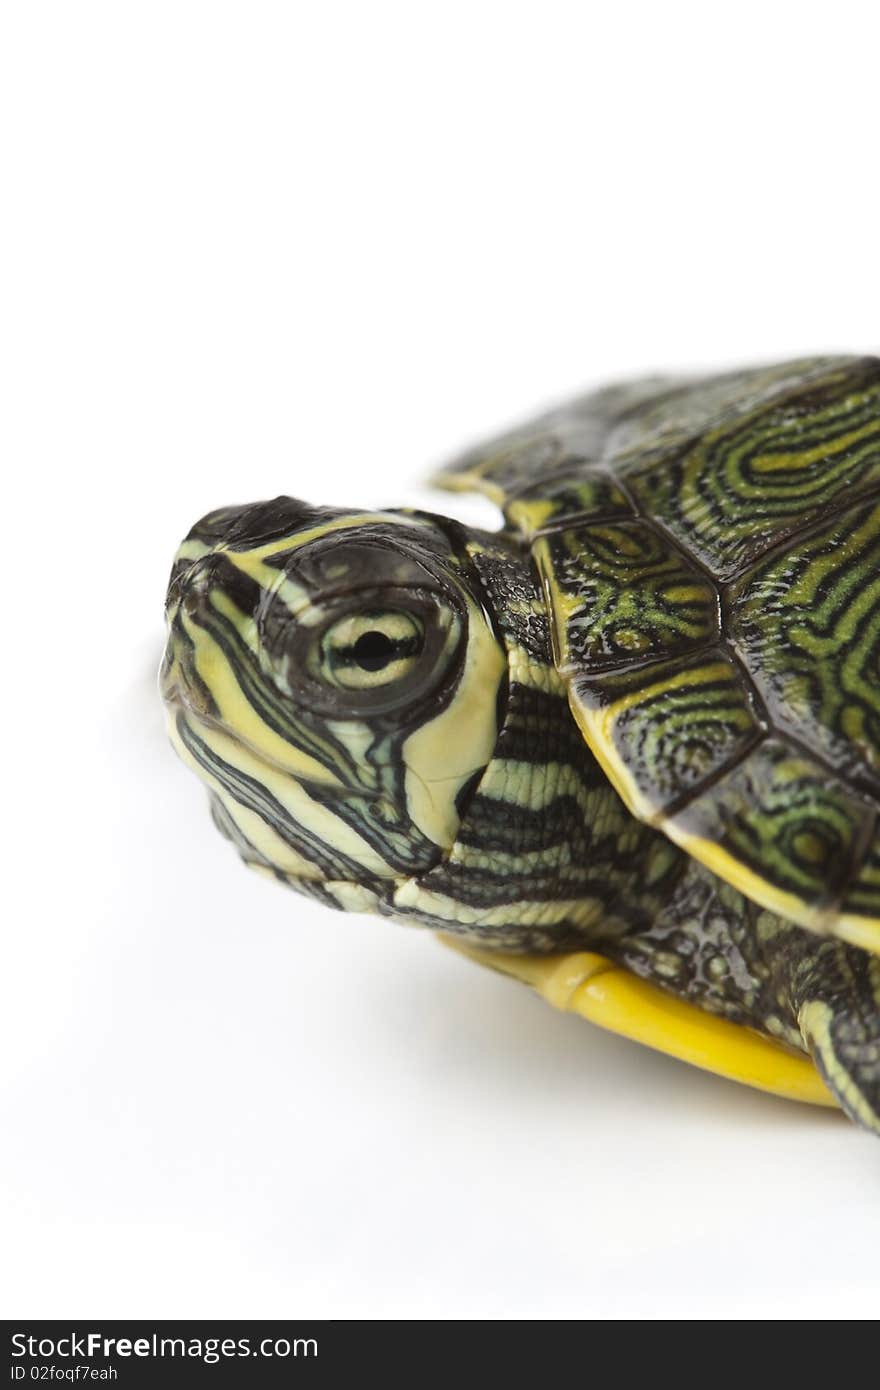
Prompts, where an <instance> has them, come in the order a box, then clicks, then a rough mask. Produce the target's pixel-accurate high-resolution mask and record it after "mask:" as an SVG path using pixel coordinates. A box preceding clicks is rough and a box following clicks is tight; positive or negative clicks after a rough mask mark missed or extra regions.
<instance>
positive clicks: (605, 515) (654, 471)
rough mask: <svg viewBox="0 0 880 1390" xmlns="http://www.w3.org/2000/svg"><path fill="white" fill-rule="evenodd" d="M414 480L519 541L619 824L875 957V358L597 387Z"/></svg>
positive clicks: (878, 706) (878, 735) (879, 468)
mask: <svg viewBox="0 0 880 1390" xmlns="http://www.w3.org/2000/svg"><path fill="white" fill-rule="evenodd" d="M436 481H439V482H440V483H441V484H442V485H443V486H445V487H447V488H452V489H463V488H476V489H477V490H479V491H481V492H483V493H484V494H486V495H488V496H489V497H491V498H493V499H494V500H496V501H497V502H498V503H499V504H500V505H501V506H502V507H503V510H504V514H505V517H506V520H507V523H508V525H509V526H510V527H511V528H515V529H517V530H518V531H519V532H520V533H521V534H522V535H523V537H524V538H525V539H526V540H527V541H528V542H529V544H530V545H531V546H532V552H533V555H534V559H535V562H536V564H537V567H538V570H539V572H540V575H541V579H542V583H543V586H544V592H545V595H546V600H547V604H548V607H549V609H550V612H551V615H552V629H553V638H554V653H555V658H556V661H557V664H558V667H559V671H560V673H561V675H562V677H563V679H564V680H565V682H566V685H567V688H568V693H569V699H570V702H571V707H572V711H573V713H574V716H575V718H576V719H577V722H578V724H579V725H580V727H581V729H582V731H583V734H584V737H585V739H586V740H587V743H588V744H589V746H590V748H591V749H592V751H593V753H594V755H595V757H596V758H597V760H598V762H599V763H600V765H601V766H602V768H603V769H604V771H605V773H606V775H607V776H608V777H609V779H610V780H611V782H612V784H613V785H614V786H615V788H616V789H617V791H618V792H619V794H620V796H621V797H622V798H623V800H624V802H625V804H626V805H627V807H628V808H629V810H630V811H631V812H632V814H633V815H635V816H637V817H639V819H641V820H644V821H647V822H649V823H650V824H652V825H654V826H656V827H658V828H659V829H662V830H663V831H664V832H665V833H666V834H667V835H668V836H669V837H670V839H672V840H673V841H675V842H676V844H679V845H681V846H682V847H683V848H685V849H686V850H687V851H688V852H689V853H690V854H691V855H693V856H694V858H695V859H698V860H699V861H700V862H701V863H703V864H705V865H706V866H707V867H708V868H709V869H711V870H712V871H713V872H714V873H715V874H717V875H719V876H720V877H721V878H723V879H725V880H727V881H728V882H729V883H731V884H733V885H734V886H735V887H736V888H738V889H740V890H741V891H742V892H744V893H745V894H746V895H747V896H748V897H750V898H751V899H752V900H753V901H754V902H756V903H758V904H759V905H761V906H764V907H766V908H769V909H770V910H772V911H774V912H777V913H779V914H781V915H782V916H784V917H786V918H788V919H789V920H791V921H794V922H797V923H799V924H800V925H802V926H804V927H807V928H810V929H812V930H814V931H818V932H825V933H833V934H835V935H837V936H840V937H843V938H845V939H847V940H849V941H851V942H853V943H854V944H856V945H858V946H861V947H864V948H867V949H870V950H875V951H880V820H878V811H880V359H877V358H873V357H867V358H865V357H863V358H846V357H838V358H814V359H810V360H806V361H798V362H792V363H786V364H783V365H781V366H774V367H767V368H760V369H757V370H753V371H742V372H736V373H730V374H726V375H724V376H717V377H713V378H708V379H682V380H669V379H663V378H653V379H650V380H645V381H639V382H635V383H632V384H629V385H624V386H620V387H612V388H610V389H607V390H603V391H599V392H597V393H595V394H592V395H589V396H585V397H583V398H581V399H578V400H576V401H574V402H573V403H571V404H569V405H567V406H564V407H562V408H560V409H557V410H555V411H553V412H551V413H550V414H547V415H545V416H543V417H542V418H540V419H538V420H537V421H534V422H532V423H531V424H529V425H527V426H525V427H523V428H521V429H519V430H516V431H514V432H513V433H511V434H508V435H505V436H504V437H503V438H501V439H497V440H495V441H493V442H491V443H489V444H488V445H485V446H483V447H481V448H479V449H476V450H474V451H471V452H470V453H469V454H467V455H466V456H465V457H464V458H463V459H461V460H460V461H458V462H457V463H455V464H453V465H452V466H451V467H450V468H448V469H447V470H445V471H444V473H443V474H441V475H440V477H439V478H438V479H437V480H436Z"/></svg>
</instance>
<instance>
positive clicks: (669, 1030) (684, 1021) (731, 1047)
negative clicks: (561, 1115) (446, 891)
mask: <svg viewBox="0 0 880 1390" xmlns="http://www.w3.org/2000/svg"><path fill="white" fill-rule="evenodd" d="M441 940H442V941H443V942H444V943H445V944H446V945H447V946H451V947H452V948H453V950H456V951H459V952H461V954H462V955H465V956H468V957H469V958H470V959H471V960H475V961H477V962H478V963H479V964H480V965H488V966H489V967H490V968H491V969H492V970H500V971H501V972H502V973H503V974H505V975H513V976H514V977H515V978H516V979H517V980H522V981H523V983H524V984H527V985H531V986H532V988H533V989H536V990H537V991H538V993H539V994H540V995H542V997H543V998H544V999H546V1000H547V1001H548V1003H550V1004H553V1005H554V1007H555V1008H557V1009H566V1010H568V1011H569V1012H570V1013H575V1014H580V1016H581V1018H586V1019H589V1021H590V1023H595V1024H597V1025H598V1026H599V1027H600V1028H607V1029H608V1031H609V1032H611V1033H620V1034H621V1036H622V1037H624V1038H631V1039H632V1040H633V1042H639V1043H644V1044H645V1046H646V1047H653V1048H655V1049H656V1050H657V1051H658V1052H665V1053H667V1054H668V1055H669V1056H670V1057H677V1058H678V1059H679V1061H682V1062H690V1064H691V1066H694V1067H702V1068H703V1070H704V1071H712V1072H715V1073H716V1074H717V1075H718V1076H726V1077H727V1078H728V1079H729V1080H731V1081H740V1082H742V1083H743V1085H745V1086H754V1087H756V1088H757V1089H758V1090H759V1091H770V1092H772V1094H773V1095H777V1096H784V1097H785V1098H786V1099H787V1100H800V1101H806V1102H807V1104H809V1105H827V1106H836V1105H837V1101H836V1100H835V1099H834V1097H833V1096H832V1095H831V1092H830V1091H829V1090H828V1088H827V1086H826V1085H825V1083H824V1082H823V1080H822V1078H821V1077H820V1075H819V1073H818V1072H817V1070H816V1068H815V1067H814V1066H813V1064H812V1062H811V1061H810V1060H809V1058H808V1057H798V1056H797V1055H796V1054H795V1053H793V1052H790V1051H789V1050H788V1048H786V1047H783V1046H781V1045H780V1044H778V1043H775V1042H773V1041H772V1040H771V1039H769V1038H762V1037H761V1036H760V1034H758V1033H754V1032H752V1031H751V1029H749V1028H743V1027H741V1026H739V1025H738V1024H734V1023H728V1022H727V1021H726V1020H725V1019H722V1018H715V1017H714V1015H712V1014H708V1013H704V1012H703V1010H702V1009H698V1008H697V1007H696V1006H695V1005H693V1004H686V1003H684V1001H683V1000H681V999H674V998H673V997H672V996H671V995H669V994H666V993H665V992H664V991H663V990H661V989H657V987H656V986H655V985H650V984H648V983H647V982H646V981H645V980H640V979H639V978H638V977H637V976H635V975H632V974H631V973H630V972H629V971H628V970H623V969H622V968H621V967H620V966H617V965H615V964H614V962H613V961H610V960H608V959H607V958H606V957H605V956H597V955H594V954H593V953H592V952H590V951H578V952H575V953H573V954H572V955H567V956H508V955H503V954H502V953H501V952H500V951H485V950H480V949H479V948H477V947H474V946H465V945H463V944H462V943H461V942H460V941H459V940H457V939H456V938H454V937H449V936H443V937H442V938H441Z"/></svg>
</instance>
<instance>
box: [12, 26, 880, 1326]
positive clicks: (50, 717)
mask: <svg viewBox="0 0 880 1390" xmlns="http://www.w3.org/2000/svg"><path fill="white" fill-rule="evenodd" d="M878 39H880V17H878V13H877V8H876V5H874V4H872V3H865V4H861V5H859V4H846V3H840V2H839V0H838V3H836V4H834V5H833V6H829V5H828V4H826V3H823V4H821V5H819V4H809V3H803V2H802V3H798V4H773V3H767V2H766V0H765V2H764V3H761V4H748V3H740V4H738V5H736V6H734V7H723V6H715V5H706V4H681V3H679V4H676V3H666V4H663V5H657V4H650V5H648V4H636V3H629V4H618V5H601V6H600V5H591V4H589V3H579V4H570V5H566V4H558V3H552V2H551V0H542V2H541V3H535V4H517V3H504V4H500V3H497V4H496V3H481V2H480V0H469V2H468V3H467V4H456V3H450V0H444V3H442V4H411V3H410V4H405V3H401V4H388V3H379V0H373V2H372V3H370V4H356V3H350V4H345V3H336V4H332V3H324V4H321V5H318V4H315V5H306V4H301V5H298V4H296V3H283V4H277V5H273V4H266V3H255V2H254V0H248V3H239V4H224V3H219V0H211V3H205V4H198V3H186V0H173V3H159V2H158V0H150V3H143V4H136V3H131V4H119V3H116V0H113V3H107V4H96V3H88V2H87V0H81V3H77V4H75V5H71V4H66V3H61V4H49V3H40V0H24V2H23V3H15V0H10V3H8V4H6V5H5V6H4V7H3V17H2V21H0V132H2V144H3V150H2V170H0V177H2V199H3V209H2V218H0V238H2V242H3V247H2V256H0V266H2V271H0V273H2V278H3V295H2V306H0V333H2V340H3V341H2V352H3V362H2V373H0V394H2V424H0V430H2V434H3V446H2V456H3V470H4V471H3V488H2V493H3V502H4V524H3V530H2V534H3V542H2V544H3V577H4V583H3V590H4V594H3V619H4V640H3V659H4V670H5V675H4V681H3V697H2V698H3V703H4V712H3V725H2V737H3V763H2V793H3V796H2V806H3V811H4V814H5V818H6V829H5V853H4V868H3V875H2V878H3V885H4V894H5V895H6V897H7V903H8V907H7V910H6V911H5V912H4V936H5V943H4V949H3V973H4V999H5V1004H4V1009H3V1013H4V1019H3V1024H4V1031H5V1037H4V1039H3V1043H2V1049H0V1063H2V1071H3V1078H4V1097H3V1102H2V1105H3V1121H4V1126H5V1137H4V1140H3V1145H2V1186H3V1202H4V1212H3V1221H4V1230H3V1232H2V1251H3V1255H2V1261H3V1267H4V1276H3V1277H4V1284H5V1287H4V1289H3V1293H2V1311H3V1313H5V1314H6V1315H7V1316H13V1315H23V1314H28V1315H42V1316H51V1315H56V1316H67V1315H70V1316H74V1315H76V1316H83V1315H85V1314H88V1315H90V1316H93V1317H94V1316H96V1315H98V1316H102V1317H110V1316H131V1315H139V1316H144V1317H147V1316H159V1315H166V1316H168V1315H171V1316H173V1315H177V1316H185V1315H194V1316H198V1315H212V1316H215V1317H223V1316H236V1315H238V1316H244V1317H247V1316H260V1315H262V1316H273V1315H292V1316H306V1315H325V1316H335V1317H346V1316H361V1317H367V1318H385V1317H393V1316H404V1317H411V1316H419V1315H426V1316H429V1317H436V1318H449V1317H475V1316H489V1317H498V1318H506V1317H522V1316H536V1317H549V1316H563V1317H568V1318H571V1317H584V1318H628V1317H633V1316H648V1317H710V1316H711V1317H727V1318H739V1317H743V1316H771V1317H772V1316H787V1317H813V1316H822V1317H841V1316H846V1315H852V1316H859V1315H863V1316H868V1315H872V1316H873V1315H876V1311H877V1295H878V1284H880V1275H878V1269H880V1264H878V1249H880V1144H878V1141H877V1140H876V1139H873V1138H870V1137H868V1136H866V1135H863V1134H861V1133H859V1132H857V1131H856V1130H855V1129H854V1128H852V1127H851V1126H849V1125H848V1124H847V1123H846V1122H845V1121H843V1120H842V1119H841V1118H839V1117H838V1116H835V1115H832V1114H828V1113H824V1112H818V1111H816V1112H814V1111H811V1110H809V1109H806V1108H801V1107H798V1106H795V1105H791V1104H786V1103H783V1102H781V1101H776V1100H773V1099H769V1098H766V1097H762V1096H760V1095H757V1094H752V1093H749V1092H748V1091H745V1090H742V1089H738V1088H737V1087H736V1086H734V1085H732V1084H729V1083H726V1082H723V1081H720V1080H715V1079H712V1078H711V1077H707V1076H704V1075H702V1074H700V1073H697V1072H695V1071H691V1070H689V1069H687V1068H685V1067H683V1066H680V1065H678V1064H677V1063H674V1062H672V1061H668V1060H665V1059H663V1058H661V1057H658V1056H655V1055H652V1054H650V1053H648V1052H646V1051H643V1050H641V1049H639V1048H637V1047H635V1046H634V1045H631V1044H628V1043H626V1042H624V1041H621V1040H619V1039H616V1038H614V1037H611V1036H608V1035H604V1034H601V1033H599V1032H597V1031H596V1030H594V1029H592V1028H590V1027H589V1026H588V1025H586V1024H584V1023H582V1022H579V1021H577V1020H576V1019H574V1018H571V1017H565V1016H563V1015H560V1014H556V1013H554V1012H553V1011H552V1010H550V1009H549V1008H548V1007H547V1006H546V1005H544V1004H542V1003H541V1002H540V1001H539V1000H538V999H537V998H536V997H533V996H531V995H530V994H529V993H528V992H527V991H526V990H524V989H522V988H521V987H518V986H516V985H515V984H513V983H511V982H508V981H505V980H503V979H502V978H500V977H495V976H493V975H491V974H489V973H485V972H481V971H479V970H477V969H476V968H474V967H473V966H470V965H468V964H466V963H465V962H463V961H461V960H458V959H456V958H454V957H453V956H452V954H451V953H448V952H445V951H443V950H442V949H440V948H439V947H438V946H437V945H436V944H435V943H433V942H432V941H431V940H430V939H429V937H428V936H427V935H425V934H423V933H420V932H418V931H415V930H413V931H410V930H407V929H406V928H403V927H400V926H395V925H392V924H390V923H388V922H382V921H373V920H372V919H370V918H360V917H344V916H342V915H341V914H332V913H330V912H328V911H325V910H322V909H320V908H318V907H313V906H309V905H307V904H305V903H304V902H302V901H300V900H299V899H297V898H296V897H295V896H294V895H292V894H289V895H285V893H284V892H283V891H282V890H281V889H280V888H275V887H273V886H271V885H269V884H267V883H265V882H263V881H261V880H260V879H258V878H257V877H255V876H253V875H250V874H248V873H246V872H245V871H244V870H243V869H242V868H241V867H240V865H239V864H238V862H237V860H236V857H235V855H234V853H233V852H232V851H231V850H230V848H229V847H228V846H227V845H226V844H225V843H224V842H223V841H222V840H221V839H220V837H219V836H218V835H217V834H216V833H215V832H214V830H213V828H212V827H211V825H210V823H209V820H208V816H207V812H206V807H205V805H204V798H203V794H202V792H201V789H200V788H199V786H198V785H197V783H196V782H195V780H194V779H193V778H192V777H191V776H190V775H189V774H188V773H186V772H185V771H184V769H183V768H182V767H180V766H179V765H178V764H177V763H176V762H175V760H174V758H173V755H172V754H171V753H170V751H169V750H168V749H167V748H166V745H165V741H164V736H163V730H162V723H161V714H160V710H159V706H158V702H157V698H156V695H155V688H154V679H155V670H156V667H157V664H158V659H159V652H160V647H161V638H162V627H161V613H162V600H163V594H164V585H165V579H166V573H167V569H168V566H169V562H170V558H171V554H172V552H173V550H174V547H175V545H176V542H177V540H178V539H179V537H180V536H181V535H182V534H183V533H184V532H185V531H186V530H187V529H188V527H189V526H190V524H191V523H192V522H193V521H194V520H195V518H196V517H198V516H199V515H201V514H202V513H203V512H204V511H206V510H207V509H209V508H211V507H214V506H217V505H218V504H222V503H227V502H238V501H248V500H252V499H256V498H259V497H264V496H271V495H274V494H275V493H278V492H283V491H287V492H291V493H294V494H302V495H305V496H307V497H309V498H310V499H312V500H314V501H319V502H331V503H343V504H347V503H354V504H363V505H366V506H372V505H375V504H396V503H403V502H408V503H411V502H414V501H422V502H424V500H425V494H424V493H422V492H419V491H418V490H417V485H418V483H419V479H420V478H422V477H423V476H424V475H425V473H426V472H427V471H428V469H429V468H430V466H431V465H432V464H434V463H437V462H439V461H441V460H442V459H443V458H444V457H445V456H447V455H448V454H450V453H451V452H454V451H455V450H456V449H457V448H459V447H460V446H462V445H464V444H467V443H469V442H470V441H471V440H472V439H474V438H477V437H479V436H480V434H481V433H485V432H488V431H492V430H495V429H496V428H498V427H502V426H504V425H506V424H508V423H509V422H511V421H512V420H515V419H516V418H517V417H520V416H522V415H523V414H524V413H526V412H528V411H530V410H532V409H534V408H538V407H540V406H542V405H544V404H546V403H547V402H548V401H551V400H553V399H554V398H556V397H559V396H564V395H565V394H566V393H567V392H569V391H571V390H575V389H578V388H580V387H583V386H585V385H586V384H588V383H591V382H598V381H601V380H604V379H607V378H609V377H614V376H618V375H621V374H624V375H625V374H627V373H630V372H637V371H642V370H645V369H648V370H651V369H664V370H669V369H674V368H676V367H680V366H684V367H702V366H705V367H710V366H716V365H725V364H728V363H735V362H742V361H749V360H758V361H763V360H767V359H772V358H776V357H784V356H786V355H801V354H804V353H809V352H812V351H818V350H827V349H831V350H834V349H840V350H871V349H876V347H877V345H878V342H880V316H878V310H880V304H878V283H877V269H878V231H880V195H878V180H877V168H878V143H877V140H878V130H877V72H876V63H877V51H878ZM438 505H439V506H440V507H441V508H442V507H443V506H448V505H449V503H448V502H444V500H443V499H442V498H441V499H439V502H438ZM458 512H459V514H460V515H468V516H476V515H477V514H478V513H479V514H480V515H482V513H481V512H479V508H476V509H472V510H470V511H468V509H467V506H466V504H465V503H462V505H461V507H459V509H458Z"/></svg>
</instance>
